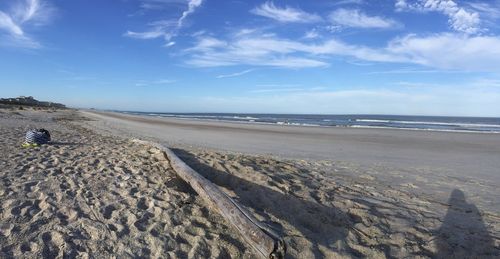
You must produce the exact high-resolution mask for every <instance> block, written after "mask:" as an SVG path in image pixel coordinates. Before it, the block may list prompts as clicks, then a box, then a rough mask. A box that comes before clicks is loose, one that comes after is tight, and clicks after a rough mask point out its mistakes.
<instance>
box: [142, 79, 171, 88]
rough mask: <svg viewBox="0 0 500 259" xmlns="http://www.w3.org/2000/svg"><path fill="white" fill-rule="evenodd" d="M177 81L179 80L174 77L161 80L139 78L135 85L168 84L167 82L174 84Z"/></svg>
mask: <svg viewBox="0 0 500 259" xmlns="http://www.w3.org/2000/svg"><path fill="white" fill-rule="evenodd" d="M175 82H177V80H172V79H159V80H155V81H147V80H138V81H137V82H136V83H135V86H138V87H145V86H153V85H167V84H173V83H175Z"/></svg>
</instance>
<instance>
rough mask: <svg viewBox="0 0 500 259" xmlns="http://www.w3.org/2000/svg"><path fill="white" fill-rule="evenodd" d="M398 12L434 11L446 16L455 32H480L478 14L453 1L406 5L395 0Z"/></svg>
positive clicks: (420, 0) (425, 0)
mask: <svg viewBox="0 0 500 259" xmlns="http://www.w3.org/2000/svg"><path fill="white" fill-rule="evenodd" d="M395 6H396V10H398V11H408V10H409V11H421V12H427V11H435V12H441V13H443V14H444V15H446V16H448V22H449V24H450V26H451V28H453V30H455V31H459V32H463V33H467V34H475V33H478V32H480V31H481V28H480V24H481V20H480V18H479V14H478V13H477V12H474V11H469V10H466V9H465V8H464V7H460V6H458V4H457V3H456V2H455V1H453V0H418V1H417V2H414V3H408V1H407V0H396V4H395Z"/></svg>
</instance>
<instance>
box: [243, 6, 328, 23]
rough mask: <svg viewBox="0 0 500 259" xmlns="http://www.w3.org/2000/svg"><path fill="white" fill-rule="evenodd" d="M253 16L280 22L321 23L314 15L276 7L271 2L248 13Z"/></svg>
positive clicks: (319, 18)
mask: <svg viewBox="0 0 500 259" xmlns="http://www.w3.org/2000/svg"><path fill="white" fill-rule="evenodd" d="M250 12H251V13H253V14H255V15H260V16H264V17H267V18H271V19H274V20H277V21H280V22H290V23H313V22H319V21H321V20H322V19H321V17H320V16H318V15H316V14H311V13H307V12H305V11H302V10H300V9H296V8H292V7H288V6H286V7H283V8H281V7H277V6H275V5H274V3H273V2H265V3H263V4H262V5H260V6H258V7H256V8H254V9H252V10H251V11H250Z"/></svg>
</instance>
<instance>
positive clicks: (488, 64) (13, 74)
mask: <svg viewBox="0 0 500 259" xmlns="http://www.w3.org/2000/svg"><path fill="white" fill-rule="evenodd" d="M20 95H26V96H34V97H35V98H37V99H39V100H50V101H56V102H61V103H64V104H67V105H69V106H71V107H79V108H98V109H115V110H128V111H151V112H235V113H300V114H401V115H448V116H453V115H455V116H490V117H491V116H493V117H500V0H489V1H481V0H471V1H458V0H381V1H368V0H338V1H334V0H322V1H320V0H317V1H306V0H302V1H293V0H290V1H265V0H258V1H243V0H241V1H238V0H234V1H231V0H226V1H220V0H219V1H215V0H109V1H100V0H71V1H67V0H1V1H0V97H15V96H20Z"/></svg>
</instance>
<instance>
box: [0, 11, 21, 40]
mask: <svg viewBox="0 0 500 259" xmlns="http://www.w3.org/2000/svg"><path fill="white" fill-rule="evenodd" d="M0 29H3V30H6V31H7V32H8V33H10V34H13V35H19V36H20V35H23V34H24V32H23V29H21V27H20V26H19V25H17V24H16V23H15V22H14V21H13V20H12V18H11V17H10V16H9V15H8V14H6V13H4V12H2V11H0Z"/></svg>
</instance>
